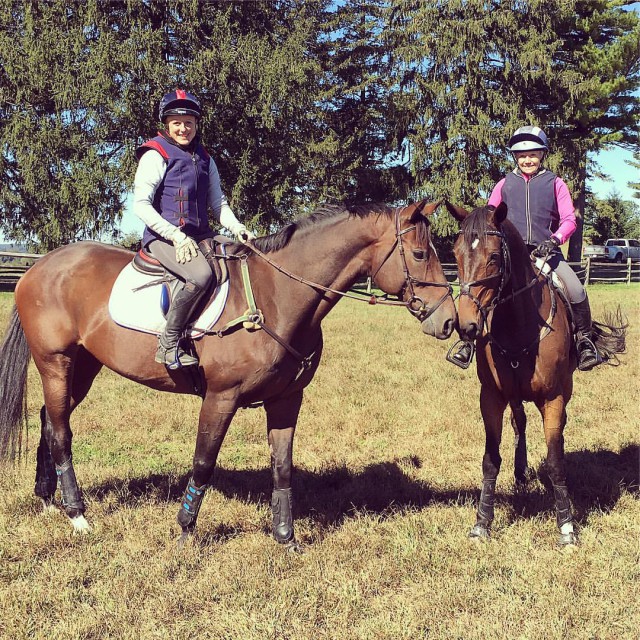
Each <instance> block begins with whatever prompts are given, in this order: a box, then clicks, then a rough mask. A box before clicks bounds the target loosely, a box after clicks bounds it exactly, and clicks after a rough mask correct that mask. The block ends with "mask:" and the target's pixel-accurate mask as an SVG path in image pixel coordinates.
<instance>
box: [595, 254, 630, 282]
mask: <svg viewBox="0 0 640 640" xmlns="http://www.w3.org/2000/svg"><path fill="white" fill-rule="evenodd" d="M585 271H586V275H585V284H591V283H593V282H626V283H627V284H630V283H631V282H638V281H640V262H637V261H636V262H632V261H631V258H627V261H626V263H624V262H622V263H610V262H594V261H592V260H591V258H587V263H586V266H585Z"/></svg>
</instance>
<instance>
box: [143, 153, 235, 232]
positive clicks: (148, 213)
mask: <svg viewBox="0 0 640 640" xmlns="http://www.w3.org/2000/svg"><path fill="white" fill-rule="evenodd" d="M166 171H167V163H166V162H165V160H164V158H163V157H162V156H161V155H160V153H158V152H157V151H156V150H155V149H149V150H148V151H145V153H144V154H143V155H142V157H141V158H140V161H139V163H138V168H137V170H136V175H135V179H134V182H133V212H134V214H135V215H136V216H138V218H140V220H142V222H144V224H145V225H147V227H149V229H151V230H152V231H155V232H156V233H157V234H158V235H160V236H162V237H163V238H164V239H165V240H168V241H169V242H171V241H172V239H173V234H174V233H175V232H176V230H177V229H178V227H176V226H175V225H173V224H171V223H170V222H168V221H167V220H165V219H164V218H163V217H162V216H161V215H160V214H159V213H158V212H157V211H156V209H155V208H154V206H153V198H154V196H155V194H156V190H157V189H158V187H159V186H160V184H161V182H162V180H163V179H164V175H165V173H166ZM207 207H208V209H209V210H210V211H211V212H212V213H213V216H214V218H215V219H216V220H217V221H218V222H219V223H220V224H221V225H222V226H223V227H225V228H226V229H228V230H229V231H231V233H233V234H234V235H237V234H238V232H239V231H241V230H243V229H245V226H244V225H243V224H242V223H241V222H240V221H239V220H238V219H237V218H236V216H235V214H234V213H233V211H232V210H231V207H230V206H229V203H228V202H227V198H226V197H225V195H224V194H223V193H222V188H221V186H220V174H219V173H218V167H217V166H216V163H215V162H214V160H213V158H210V159H209V191H208V194H207Z"/></svg>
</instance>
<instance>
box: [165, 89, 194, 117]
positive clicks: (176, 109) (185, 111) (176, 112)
mask: <svg viewBox="0 0 640 640" xmlns="http://www.w3.org/2000/svg"><path fill="white" fill-rule="evenodd" d="M159 115H160V121H161V122H164V119H165V118H166V117H167V116H195V117H196V118H200V116H201V115H202V109H201V108H200V102H199V100H198V98H196V97H195V96H194V95H193V94H192V93H189V92H188V91H184V90H183V89H176V90H175V91H172V92H171V93H167V95H166V96H164V97H163V98H162V100H160V109H159Z"/></svg>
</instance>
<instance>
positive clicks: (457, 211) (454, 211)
mask: <svg viewBox="0 0 640 640" xmlns="http://www.w3.org/2000/svg"><path fill="white" fill-rule="evenodd" d="M444 206H445V207H447V211H448V212H449V213H450V214H451V215H452V216H453V217H454V218H455V219H456V220H457V221H458V222H462V221H463V220H464V219H465V218H466V217H467V216H468V215H469V212H468V211H467V210H466V209H463V208H462V207H458V206H456V205H455V204H451V203H450V202H449V201H448V200H445V201H444Z"/></svg>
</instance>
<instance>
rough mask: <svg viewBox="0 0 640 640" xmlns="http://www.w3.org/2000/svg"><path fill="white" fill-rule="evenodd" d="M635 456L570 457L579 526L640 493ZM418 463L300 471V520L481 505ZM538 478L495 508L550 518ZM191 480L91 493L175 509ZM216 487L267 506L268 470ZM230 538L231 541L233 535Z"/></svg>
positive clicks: (125, 484)
mask: <svg viewBox="0 0 640 640" xmlns="http://www.w3.org/2000/svg"><path fill="white" fill-rule="evenodd" d="M638 455H639V449H638V446H637V445H630V446H627V447H625V448H624V449H623V450H622V451H621V452H620V453H613V452H611V451H588V450H583V451H576V452H570V453H568V454H567V456H566V464H567V476H568V484H569V489H570V492H571V495H572V500H573V503H574V508H575V511H576V515H577V517H578V520H579V521H580V520H584V519H585V518H586V517H587V516H588V514H589V513H590V512H591V511H593V510H599V511H603V512H605V513H606V512H609V511H610V510H611V509H613V507H614V506H615V505H616V503H617V502H618V500H619V498H620V495H621V493H622V491H632V492H637V491H638ZM420 464H421V462H420V460H419V459H418V458H415V457H413V458H410V459H403V460H401V461H400V460H395V461H390V462H383V463H377V464H372V465H370V466H368V467H366V468H365V469H364V470H361V471H358V472H353V471H351V470H349V469H348V468H346V467H338V468H331V469H327V470H324V471H320V472H315V473H312V472H309V471H306V470H304V469H297V470H296V471H295V474H294V479H293V490H294V503H295V507H294V513H295V517H296V518H310V519H311V520H312V521H313V522H314V523H316V524H317V525H318V527H319V528H325V527H333V526H336V525H339V524H340V523H341V522H342V521H343V520H344V519H345V518H348V517H351V516H352V515H353V513H354V512H368V513H374V514H377V515H378V516H380V517H382V518H385V517H389V516H391V515H392V514H395V513H397V512H398V511H399V510H403V509H409V508H418V509H421V508H425V507H427V506H428V505H430V504H439V505H461V504H467V503H469V502H472V503H474V504H477V500H478V495H479V488H475V487H460V488H459V489H453V490H448V491H441V490H437V489H434V488H432V487H430V486H428V485H427V484H426V483H424V482H421V481H417V480H414V479H412V478H411V477H410V476H409V475H407V473H406V472H405V471H404V470H403V467H405V468H406V467H407V466H411V465H413V466H416V467H418V466H420ZM537 476H538V479H539V480H540V482H541V483H542V485H544V488H543V487H542V486H540V485H536V486H534V485H532V483H529V487H528V488H526V489H525V490H524V491H517V492H515V493H512V492H511V491H508V492H504V491H503V492H498V494H497V502H498V504H502V505H509V506H510V507H511V508H512V510H513V517H512V518H511V519H513V520H515V519H518V518H521V517H524V518H532V517H535V516H537V515H538V514H541V513H545V512H549V514H550V515H552V514H553V510H554V506H553V496H552V493H551V491H550V483H549V481H548V478H547V477H546V474H545V471H544V465H541V467H540V468H539V469H538V472H537ZM188 477H189V476H188V474H184V475H182V476H177V475H172V474H154V475H149V476H145V477H138V478H128V479H123V480H121V481H119V480H117V479H114V480H110V481H109V482H107V483H104V484H101V485H98V486H94V487H92V488H91V489H90V490H89V494H90V495H91V497H92V498H93V499H94V500H97V501H103V500H108V501H109V502H110V503H112V505H113V507H112V508H113V509H114V510H117V509H118V508H120V507H121V506H129V507H135V506H137V505H139V504H141V503H142V502H147V503H148V502H149V500H152V501H156V502H159V503H162V502H164V503H175V504H176V509H177V504H178V502H179V500H180V499H181V497H182V494H183V491H184V488H185V486H186V484H187V481H188ZM501 480H502V483H500V480H499V485H498V486H500V484H502V485H503V486H505V484H506V482H508V479H507V478H505V477H501ZM213 486H214V487H215V489H216V490H217V491H220V492H221V493H222V494H223V495H224V496H226V497H229V498H236V499H239V500H242V501H245V502H254V503H261V502H262V503H265V504H268V502H269V500H270V495H271V472H270V470H269V469H260V470H236V469H224V468H217V469H216V472H215V480H214V482H213ZM545 488H546V490H545ZM227 534H228V535H233V532H231V531H229V532H227Z"/></svg>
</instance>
